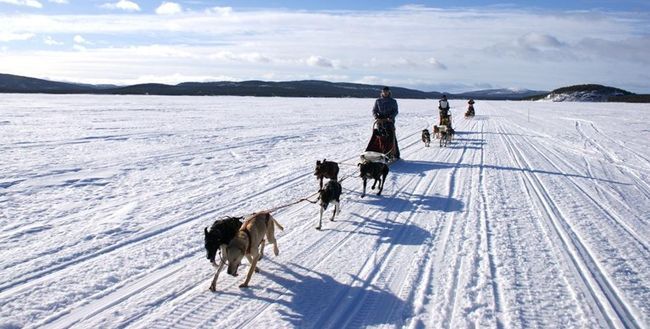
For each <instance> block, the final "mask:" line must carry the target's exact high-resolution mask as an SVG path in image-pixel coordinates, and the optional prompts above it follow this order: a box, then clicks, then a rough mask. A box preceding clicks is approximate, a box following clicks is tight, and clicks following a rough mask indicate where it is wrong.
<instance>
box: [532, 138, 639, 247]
mask: <svg viewBox="0 0 650 329" xmlns="http://www.w3.org/2000/svg"><path fill="white" fill-rule="evenodd" d="M528 146H530V147H531V148H533V149H534V150H535V151H536V152H537V153H538V154H539V156H540V157H541V158H543V159H545V160H546V161H547V162H548V163H549V164H551V165H552V166H553V168H555V169H556V170H557V171H558V172H563V171H562V169H561V168H559V167H558V166H557V165H556V164H555V162H554V161H553V160H551V159H550V158H549V157H548V155H547V153H550V154H553V155H555V157H556V158H557V159H558V160H559V161H561V162H562V163H563V164H564V165H565V166H567V167H569V168H571V169H572V170H574V171H575V172H579V170H578V169H577V168H576V167H575V166H574V165H572V164H570V163H569V162H568V161H566V160H564V159H563V157H562V156H561V155H560V154H559V153H558V152H557V151H556V150H553V149H552V148H550V147H546V146H541V147H543V148H544V150H545V151H542V150H540V149H539V148H538V146H536V145H535V144H534V143H528ZM567 179H568V181H570V182H571V184H572V185H573V186H574V187H575V188H576V190H578V191H580V192H582V194H583V195H584V196H585V197H586V198H587V199H588V200H589V201H590V202H591V204H592V205H593V206H594V207H595V208H597V209H598V210H600V212H601V213H602V214H603V215H604V217H605V218H608V219H609V220H610V222H611V223H612V224H613V225H614V226H617V227H619V228H620V229H621V230H623V231H624V232H625V233H626V234H628V235H629V236H630V237H632V238H633V239H634V241H635V243H636V244H637V245H638V247H639V251H640V252H642V253H645V254H646V255H647V254H648V253H649V252H650V246H649V245H648V243H647V242H646V241H644V239H643V238H642V237H640V236H639V234H638V233H637V232H636V231H635V230H634V229H632V228H631V227H630V226H629V225H627V224H626V223H625V221H624V220H623V219H622V218H621V217H620V216H618V215H616V214H615V213H613V212H612V211H609V210H607V209H605V207H603V206H602V203H601V202H598V201H597V200H596V199H594V197H593V196H591V195H590V193H588V192H587V191H586V190H585V189H584V188H583V187H582V186H580V184H578V182H577V179H576V178H574V177H572V176H567ZM593 180H595V181H596V184H597V185H598V186H599V184H598V182H597V180H596V179H593ZM601 189H603V188H602V187H601ZM603 190H606V189H603Z"/></svg>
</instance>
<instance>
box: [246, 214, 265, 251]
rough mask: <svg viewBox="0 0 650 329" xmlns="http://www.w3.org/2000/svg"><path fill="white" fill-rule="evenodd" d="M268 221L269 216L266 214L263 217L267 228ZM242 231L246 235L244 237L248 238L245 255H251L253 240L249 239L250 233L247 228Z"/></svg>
mask: <svg viewBox="0 0 650 329" xmlns="http://www.w3.org/2000/svg"><path fill="white" fill-rule="evenodd" d="M270 220H271V214H270V213H266V217H264V221H265V225H266V226H267V227H268V226H269V221H270ZM242 231H244V233H246V236H247V237H248V247H246V250H245V253H247V254H250V253H251V248H252V247H253V238H252V237H251V232H250V231H249V230H248V227H244V229H243V230H242ZM260 243H261V242H260ZM258 247H259V246H258Z"/></svg>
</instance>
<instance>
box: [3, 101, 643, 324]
mask: <svg viewBox="0 0 650 329" xmlns="http://www.w3.org/2000/svg"><path fill="white" fill-rule="evenodd" d="M6 96H7V97H4V98H3V100H2V101H0V115H2V117H3V120H5V119H6V120H5V121H3V122H4V123H5V124H3V125H2V126H1V127H0V130H2V136H1V138H2V143H0V149H1V150H2V151H3V154H5V158H6V159H7V160H8V161H6V162H2V163H0V169H2V171H1V173H2V174H0V203H2V205H3V206H2V209H1V211H0V223H2V224H3V225H2V227H1V228H0V247H2V249H0V250H2V252H1V253H2V256H3V257H0V269H2V273H1V274H0V305H1V306H2V307H1V308H0V319H2V320H0V327H23V326H24V327H45V328H67V327H87V328H95V327H112V328H127V327H128V328H169V327H174V328H198V327H261V326H263V327H271V328H286V327H310V328H358V327H378V326H379V327H384V326H387V327H409V328H423V327H431V328H438V327H453V328H457V327H463V328H490V327H492V328H528V327H566V328H582V327H611V328H624V327H625V328H648V327H650V325H649V321H650V302H648V301H649V300H650V268H649V267H650V265H648V264H650V250H649V248H650V241H649V238H648V237H649V236H650V227H649V223H648V219H649V218H650V185H649V184H648V183H647V182H648V181H649V179H650V161H649V159H650V154H649V153H648V151H647V150H648V149H650V148H649V146H650V145H648V144H649V143H650V142H649V141H650V139H649V138H647V137H648V134H647V128H645V126H644V125H645V124H644V123H645V122H648V120H647V119H649V118H648V116H649V114H647V113H650V112H648V111H649V110H650V108H648V106H647V105H639V104H614V105H613V104H587V105H586V104H582V103H573V104H569V103H563V104H559V103H545V102H543V103H535V102H488V101H485V102H483V101H481V102H479V103H478V104H477V105H476V109H477V116H476V117H474V118H473V119H464V118H462V112H463V111H464V105H463V102H461V101H452V105H453V106H454V108H453V110H452V112H453V114H454V126H455V128H456V131H457V134H456V136H455V139H454V141H453V142H452V143H451V144H450V145H449V147H446V148H440V147H438V146H437V144H436V143H432V145H433V146H432V147H429V148H425V147H424V145H423V144H422V143H421V141H420V132H421V130H422V129H423V128H425V127H429V128H430V126H431V125H432V124H433V122H434V121H435V120H437V111H434V107H435V102H433V101H431V100H398V101H399V104H400V115H399V116H398V123H397V128H398V137H399V138H400V146H401V151H402V157H403V159H404V160H401V161H399V162H397V163H395V164H393V165H392V166H391V173H390V174H389V175H388V178H387V181H386V184H385V186H384V191H383V193H382V195H381V196H376V195H374V194H373V191H372V190H369V191H368V192H369V194H368V195H367V196H366V197H365V198H360V193H361V182H360V179H359V178H357V177H356V176H357V168H356V166H355V163H356V160H357V157H358V154H359V153H360V152H361V151H362V150H363V148H364V147H365V145H366V143H367V141H368V138H369V137H370V126H371V120H370V113H369V112H370V110H369V109H370V108H371V105H372V100H369V99H286V98H249V97H138V96H135V97H121V96H52V95H6ZM528 112H530V121H529V119H528ZM617 120H618V121H617ZM283 127H285V128H286V127H289V129H284V128H283ZM323 158H327V159H330V160H335V161H340V162H342V163H341V173H340V175H339V177H342V178H343V181H342V185H343V189H344V194H343V197H342V198H343V199H342V202H341V205H342V211H341V214H340V215H339V216H337V218H336V220H335V221H334V222H330V221H325V222H324V223H323V230H322V231H317V230H315V229H314V228H315V226H316V222H317V214H318V209H317V208H318V207H317V206H316V205H313V204H310V203H305V202H303V203H299V204H296V205H291V206H289V207H286V208H282V209H279V210H277V211H276V212H275V213H274V215H275V216H276V218H278V220H279V221H280V223H281V224H282V225H283V226H285V228H286V230H285V231H278V232H276V235H277V237H278V243H279V247H280V255H279V256H274V255H272V253H269V252H268V250H267V253H266V255H265V258H264V259H263V260H262V261H261V262H260V267H261V271H260V273H256V274H254V275H253V278H252V280H251V287H250V288H248V289H240V288H238V285H239V284H240V283H241V281H243V279H244V275H245V273H246V271H247V269H248V267H247V265H243V268H242V269H240V272H241V273H240V276H239V277H237V278H233V277H231V276H228V275H227V274H226V273H225V271H224V273H221V275H220V277H219V282H218V283H217V292H216V293H212V292H209V291H208V290H207V286H208V285H209V281H210V279H211V277H212V275H213V274H214V272H213V271H214V270H213V269H212V267H211V266H210V265H209V263H208V262H207V261H206V260H205V258H204V257H205V256H204V255H205V251H204V248H203V241H202V240H203V233H202V230H203V227H205V226H209V225H210V224H211V223H212V221H213V220H214V219H216V218H219V217H222V216H227V215H241V216H243V215H247V214H250V213H253V212H255V211H260V210H263V209H270V208H273V207H277V206H280V205H285V204H288V203H291V202H293V201H296V200H298V199H300V198H304V197H307V196H313V195H314V192H315V191H316V188H317V186H318V183H317V181H316V180H315V178H314V176H313V167H314V162H315V161H316V160H320V159H323ZM312 199H313V198H312ZM330 214H331V210H328V212H327V215H328V216H329V215H330Z"/></svg>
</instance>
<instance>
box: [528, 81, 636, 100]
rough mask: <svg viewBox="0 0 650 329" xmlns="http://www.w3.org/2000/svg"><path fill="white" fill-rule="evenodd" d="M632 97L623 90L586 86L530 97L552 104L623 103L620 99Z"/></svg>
mask: <svg viewBox="0 0 650 329" xmlns="http://www.w3.org/2000/svg"><path fill="white" fill-rule="evenodd" d="M633 95H634V94H633V93H631V92H629V91H626V90H623V89H618V88H614V87H608V86H603V85H597V84H586V85H575V86H569V87H563V88H559V89H555V90H553V91H551V92H550V93H548V94H546V95H542V96H538V97H532V99H534V100H545V101H552V102H608V101H625V100H624V99H625V98H620V97H625V96H633Z"/></svg>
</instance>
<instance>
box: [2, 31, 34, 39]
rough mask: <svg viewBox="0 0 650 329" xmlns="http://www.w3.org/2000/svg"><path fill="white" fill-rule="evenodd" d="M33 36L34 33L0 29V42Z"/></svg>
mask: <svg viewBox="0 0 650 329" xmlns="http://www.w3.org/2000/svg"><path fill="white" fill-rule="evenodd" d="M33 37H34V33H12V32H3V31H0V42H9V41H23V40H29V39H31V38H33Z"/></svg>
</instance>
